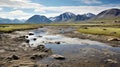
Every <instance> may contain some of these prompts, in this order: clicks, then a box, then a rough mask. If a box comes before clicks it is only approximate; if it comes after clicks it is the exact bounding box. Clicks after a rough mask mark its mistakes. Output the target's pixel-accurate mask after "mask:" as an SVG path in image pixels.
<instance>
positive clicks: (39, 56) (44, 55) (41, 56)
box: [30, 53, 47, 60]
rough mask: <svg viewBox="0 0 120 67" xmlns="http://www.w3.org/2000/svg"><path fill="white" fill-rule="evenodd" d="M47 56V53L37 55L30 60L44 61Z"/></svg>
mask: <svg viewBox="0 0 120 67" xmlns="http://www.w3.org/2000/svg"><path fill="white" fill-rule="evenodd" d="M46 56H47V54H45V53H35V54H33V55H32V56H31V57H30V59H32V60H35V59H42V58H44V57H46Z"/></svg>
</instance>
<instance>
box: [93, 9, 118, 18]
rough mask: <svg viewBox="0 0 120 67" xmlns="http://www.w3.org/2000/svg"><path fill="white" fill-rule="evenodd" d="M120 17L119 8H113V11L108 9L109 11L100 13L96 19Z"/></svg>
mask: <svg viewBox="0 0 120 67" xmlns="http://www.w3.org/2000/svg"><path fill="white" fill-rule="evenodd" d="M118 16H120V9H117V8H112V9H108V10H104V11H102V12H100V13H99V14H98V15H97V16H96V17H95V18H96V19H99V18H115V17H118Z"/></svg>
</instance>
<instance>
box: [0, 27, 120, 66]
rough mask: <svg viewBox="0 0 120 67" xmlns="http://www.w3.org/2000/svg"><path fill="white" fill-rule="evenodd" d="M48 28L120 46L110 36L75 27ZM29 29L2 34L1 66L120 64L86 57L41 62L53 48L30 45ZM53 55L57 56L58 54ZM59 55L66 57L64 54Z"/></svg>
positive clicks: (0, 47)
mask: <svg viewBox="0 0 120 67" xmlns="http://www.w3.org/2000/svg"><path fill="white" fill-rule="evenodd" d="M46 28H47V29H48V30H47V31H48V32H50V34H61V35H64V36H68V37H71V38H80V39H90V40H95V41H100V42H103V43H107V44H108V45H111V46H115V47H119V46H120V41H108V39H109V36H103V35H90V34H82V33H79V32H77V31H76V28H74V27H52V26H47V27H46ZM29 31H30V30H26V31H15V32H12V33H4V34H3V33H2V34H0V67H25V66H26V67H59V66H63V67H66V66H67V67H78V66H79V65H81V67H89V66H91V65H92V67H96V66H97V67H109V66H110V65H116V67H119V66H120V64H119V63H117V62H116V61H113V60H109V61H107V63H106V65H104V63H101V64H98V63H95V62H89V61H87V60H84V59H77V60H74V59H73V60H67V61H59V60H58V61H57V62H52V63H51V64H42V63H41V64H40V63H38V62H37V60H38V59H39V60H40V59H43V58H46V57H48V56H50V55H52V50H51V49H49V48H46V47H45V46H43V45H39V46H37V47H36V48H32V47H29V46H28V43H26V40H25V38H24V36H25V35H26V34H28V32H29ZM53 56H55V58H56V55H53ZM57 56H59V57H60V58H62V59H65V57H64V56H61V55H57ZM57 58H58V57H57ZM83 61H84V62H83ZM109 62H110V63H112V64H110V63H109ZM71 64H72V65H71Z"/></svg>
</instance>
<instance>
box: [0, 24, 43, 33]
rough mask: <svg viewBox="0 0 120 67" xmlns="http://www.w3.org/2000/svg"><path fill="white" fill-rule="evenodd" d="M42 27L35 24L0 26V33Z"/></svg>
mask: <svg viewBox="0 0 120 67" xmlns="http://www.w3.org/2000/svg"><path fill="white" fill-rule="evenodd" d="M41 26H42V25H39V24H38V25H37V24H1V25H0V32H5V33H9V32H13V31H16V30H28V29H35V28H39V27H41Z"/></svg>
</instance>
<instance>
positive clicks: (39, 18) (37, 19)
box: [26, 15, 51, 23]
mask: <svg viewBox="0 0 120 67" xmlns="http://www.w3.org/2000/svg"><path fill="white" fill-rule="evenodd" d="M26 22H27V23H49V22H51V20H49V19H48V18H47V17H45V16H43V15H34V16H32V17H30V18H29V19H28V20H27V21H26Z"/></svg>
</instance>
